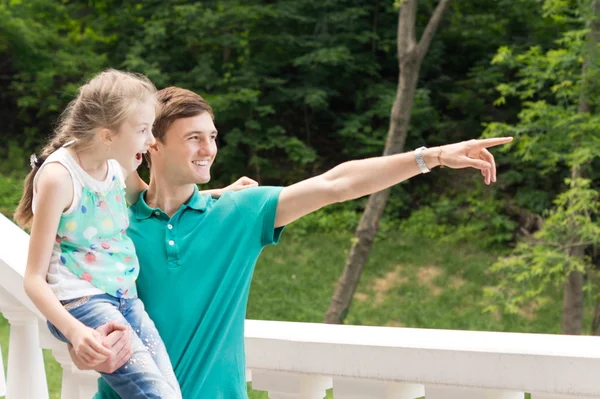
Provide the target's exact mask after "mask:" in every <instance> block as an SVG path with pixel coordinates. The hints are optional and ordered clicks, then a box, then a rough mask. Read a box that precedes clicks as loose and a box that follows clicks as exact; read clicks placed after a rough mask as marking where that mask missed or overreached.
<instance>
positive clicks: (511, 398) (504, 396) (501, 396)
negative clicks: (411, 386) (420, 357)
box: [425, 385, 525, 399]
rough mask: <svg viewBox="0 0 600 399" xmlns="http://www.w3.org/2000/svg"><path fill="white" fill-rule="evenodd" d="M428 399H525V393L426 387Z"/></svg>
mask: <svg viewBox="0 0 600 399" xmlns="http://www.w3.org/2000/svg"><path fill="white" fill-rule="evenodd" d="M425 397H426V399H523V398H524V397H525V394H524V393H523V392H514V391H503V390H495V389H477V388H475V389H469V388H457V387H446V386H432V385H427V386H425Z"/></svg>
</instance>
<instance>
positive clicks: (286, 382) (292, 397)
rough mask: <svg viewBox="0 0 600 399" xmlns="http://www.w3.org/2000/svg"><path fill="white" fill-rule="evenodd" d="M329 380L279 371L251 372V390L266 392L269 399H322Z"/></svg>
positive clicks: (329, 383)
mask: <svg viewBox="0 0 600 399" xmlns="http://www.w3.org/2000/svg"><path fill="white" fill-rule="evenodd" d="M330 387H331V378H327V377H321V376H311V375H301V374H292V373H285V372H279V371H260V370H253V371H252V388H253V389H256V390H259V391H268V392H269V399H323V398H324V397H325V391H326V390H327V389H328V388H330Z"/></svg>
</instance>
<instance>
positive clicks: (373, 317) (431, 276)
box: [0, 226, 561, 399]
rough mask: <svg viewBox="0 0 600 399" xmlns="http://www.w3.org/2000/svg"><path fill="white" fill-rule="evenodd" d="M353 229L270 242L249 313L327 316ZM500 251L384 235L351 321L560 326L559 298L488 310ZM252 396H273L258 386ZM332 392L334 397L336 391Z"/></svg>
mask: <svg viewBox="0 0 600 399" xmlns="http://www.w3.org/2000/svg"><path fill="white" fill-rule="evenodd" d="M351 238H352V235H351V234H350V233H337V234H324V233H316V234H313V235H298V234H295V232H294V230H293V226H291V228H290V231H288V232H286V233H285V234H284V237H283V239H282V242H281V244H279V245H278V246H275V247H268V248H266V249H265V251H264V253H263V254H262V256H261V258H260V260H259V262H258V265H257V267H256V271H255V276H254V280H253V284H252V289H251V291H250V300H249V305H248V318H250V319H263V320H287V321H304V322H322V321H323V318H324V314H325V311H326V310H327V307H328V305H329V300H330V298H331V295H332V294H333V291H334V288H335V285H336V282H337V279H338V277H339V276H340V273H341V271H342V269H343V265H344V261H345V258H346V256H347V252H348V249H349V248H350V243H351V241H350V240H351ZM494 259H495V255H494V254H489V253H486V252H482V251H481V250H476V249H474V247H472V246H470V245H469V244H468V243H464V244H461V245H450V244H438V243H436V242H427V241H422V240H418V239H414V238H406V237H403V235H402V234H400V232H398V233H393V232H390V233H388V237H387V238H385V239H380V240H378V241H377V242H376V244H375V246H374V248H373V251H372V253H371V256H370V259H369V262H368V265H367V266H366V268H365V270H364V272H363V276H362V279H361V282H360V285H359V287H358V290H357V293H356V295H355V297H354V301H353V305H352V308H351V310H350V313H349V315H348V318H347V322H348V323H349V324H360V325H377V326H381V325H385V326H405V327H420V328H440V329H463V330H494V331H515V332H517V331H518V332H544V333H559V332H560V317H561V307H560V305H559V302H556V303H555V304H548V305H547V306H545V307H544V308H540V309H535V311H534V310H530V311H528V312H524V313H523V314H522V315H516V316H514V317H510V318H499V317H497V316H495V315H492V314H483V313H482V311H481V309H482V307H481V306H480V302H481V300H482V288H483V287H484V286H486V285H489V284H491V283H492V281H490V276H489V275H488V274H487V272H486V270H487V268H488V266H489V265H490V264H491V263H492V262H493V261H494ZM0 345H1V346H2V351H3V355H4V364H5V366H6V355H7V352H8V325H7V323H6V321H5V320H4V319H2V318H1V317H0ZM45 358H46V369H47V374H48V383H49V385H50V391H51V396H50V397H51V398H52V399H55V398H56V399H58V398H59V397H60V367H59V366H58V364H57V363H56V362H55V361H54V360H53V359H52V357H51V355H50V354H45ZM249 392H250V398H251V399H267V395H266V393H265V392H258V391H252V390H251V389H250V390H249ZM328 397H332V396H331V394H329V395H328Z"/></svg>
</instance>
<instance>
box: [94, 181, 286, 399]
mask: <svg viewBox="0 0 600 399" xmlns="http://www.w3.org/2000/svg"><path fill="white" fill-rule="evenodd" d="M281 189H282V188H281V187H257V188H251V189H246V190H242V191H238V192H228V193H225V194H224V195H223V196H221V198H220V199H218V200H215V199H213V198H211V197H209V196H205V195H201V194H200V193H198V189H197V188H196V189H195V190H194V194H193V195H192V196H191V197H190V199H189V200H188V202H187V203H186V204H184V205H182V206H181V208H180V209H179V210H178V211H177V212H176V213H175V214H174V215H173V217H171V218H169V216H168V215H167V214H166V213H164V212H162V211H161V210H160V209H153V208H150V207H149V206H148V205H147V204H146V202H145V200H144V197H145V192H143V193H141V195H140V199H139V201H138V202H137V203H136V204H135V205H133V206H132V207H131V208H130V219H131V220H130V222H131V224H130V226H129V229H128V230H127V234H128V235H129V236H130V237H131V239H132V240H133V242H134V244H135V247H136V252H137V255H138V257H139V261H140V275H139V278H138V280H137V288H138V293H139V296H140V298H141V299H142V301H143V302H144V305H145V307H146V310H147V312H148V314H149V315H150V317H151V318H152V320H154V323H155V324H156V327H157V329H158V331H159V333H160V335H161V337H162V339H163V341H164V342H165V345H166V347H167V351H168V352H169V356H170V357H171V362H172V364H173V368H174V369H175V374H176V375H177V379H178V380H179V383H180V384H181V391H182V394H183V398H184V399H200V398H202V399H204V398H206V399H208V398H210V399H218V398H225V399H238V398H247V393H246V378H245V371H246V356H245V352H244V319H245V316H246V304H247V301H248V292H249V289H250V281H251V279H252V273H253V271H254V266H255V264H256V260H257V259H258V256H259V254H260V253H261V251H262V249H263V248H264V247H265V246H266V245H270V244H276V243H277V242H278V241H279V237H280V235H281V232H282V229H275V228H274V225H275V214H276V211H277V202H278V200H279V194H280V192H281ZM95 398H97V399H100V398H101V399H108V398H117V395H116V394H114V392H112V390H111V389H110V387H109V386H108V385H107V384H106V383H105V382H104V381H103V380H100V383H99V392H98V394H97V395H96V396H95Z"/></svg>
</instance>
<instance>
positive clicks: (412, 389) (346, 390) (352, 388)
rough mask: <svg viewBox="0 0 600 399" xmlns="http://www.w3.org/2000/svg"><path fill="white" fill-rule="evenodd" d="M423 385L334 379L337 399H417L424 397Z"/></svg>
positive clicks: (334, 390) (334, 391)
mask: <svg viewBox="0 0 600 399" xmlns="http://www.w3.org/2000/svg"><path fill="white" fill-rule="evenodd" d="M424 392H425V391H424V389H423V385H418V384H401V383H394V382H385V381H373V380H358V379H350V378H338V377H334V378H333V393H334V395H335V399H415V398H420V397H422V396H424Z"/></svg>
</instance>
